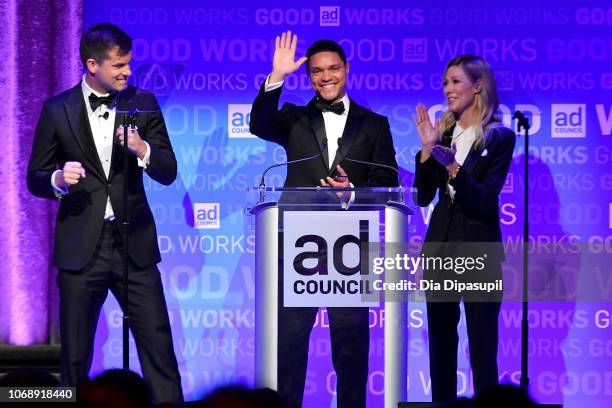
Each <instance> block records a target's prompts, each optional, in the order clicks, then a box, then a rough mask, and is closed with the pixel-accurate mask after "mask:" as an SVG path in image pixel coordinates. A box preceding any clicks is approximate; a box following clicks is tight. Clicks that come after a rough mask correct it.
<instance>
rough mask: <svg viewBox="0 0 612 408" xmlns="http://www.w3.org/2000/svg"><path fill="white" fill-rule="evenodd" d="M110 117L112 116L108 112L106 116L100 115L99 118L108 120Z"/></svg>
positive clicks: (105, 113)
mask: <svg viewBox="0 0 612 408" xmlns="http://www.w3.org/2000/svg"><path fill="white" fill-rule="evenodd" d="M109 116H110V113H109V112H108V111H106V112H104V115H98V117H99V118H104V119H108V117H109Z"/></svg>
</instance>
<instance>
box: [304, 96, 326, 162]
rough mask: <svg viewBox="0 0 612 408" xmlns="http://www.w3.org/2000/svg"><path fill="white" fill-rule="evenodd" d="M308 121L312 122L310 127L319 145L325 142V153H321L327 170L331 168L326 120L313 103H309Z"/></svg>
mask: <svg viewBox="0 0 612 408" xmlns="http://www.w3.org/2000/svg"><path fill="white" fill-rule="evenodd" d="M307 114H308V121H309V122H310V127H311V128H312V130H313V132H314V134H315V138H316V139H317V146H323V144H324V143H325V148H324V149H323V153H322V154H321V160H322V161H323V165H324V166H325V171H327V169H329V159H328V156H329V153H328V151H327V134H326V132H325V122H324V121H323V114H322V113H321V112H320V111H319V110H318V109H317V108H315V107H314V106H313V105H312V103H310V104H309V105H308V109H307Z"/></svg>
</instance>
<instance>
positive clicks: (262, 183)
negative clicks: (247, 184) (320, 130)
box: [259, 139, 327, 188]
mask: <svg viewBox="0 0 612 408" xmlns="http://www.w3.org/2000/svg"><path fill="white" fill-rule="evenodd" d="M326 147H327V139H325V140H324V141H323V144H322V145H320V146H319V152H318V153H317V154H315V155H313V156H308V157H303V158H301V159H295V160H288V161H285V162H282V163H277V164H273V165H271V166H268V167H266V169H265V170H264V171H263V173H262V174H261V181H260V182H259V188H265V187H266V181H265V177H266V174H267V173H268V172H269V171H270V170H272V169H273V168H275V167H280V166H287V165H289V164H295V163H300V162H303V161H307V160H312V159H316V158H317V157H319V156H321V155H322V154H323V152H324V151H325V148H326Z"/></svg>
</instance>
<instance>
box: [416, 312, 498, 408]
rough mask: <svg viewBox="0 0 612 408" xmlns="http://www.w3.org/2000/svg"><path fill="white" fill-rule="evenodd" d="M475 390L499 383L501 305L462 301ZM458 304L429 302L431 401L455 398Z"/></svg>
mask: <svg viewBox="0 0 612 408" xmlns="http://www.w3.org/2000/svg"><path fill="white" fill-rule="evenodd" d="M463 305H464V308H465V317H466V322H467V334H468V341H469V351H470V365H471V366H472V373H473V381H474V391H475V392H478V391H480V390H482V389H484V388H487V387H490V386H492V385H496V384H497V383H498V373H497V343H498V321H497V319H498V315H499V310H500V306H501V303H500V302H464V304H463ZM459 317H460V311H459V302H428V303H427V325H428V332H429V333H428V334H429V369H430V376H431V393H432V401H434V402H441V401H448V400H451V399H454V398H457V347H458V343H459V336H458V334H457V325H458V324H459Z"/></svg>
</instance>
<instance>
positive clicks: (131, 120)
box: [121, 109, 138, 370]
mask: <svg viewBox="0 0 612 408" xmlns="http://www.w3.org/2000/svg"><path fill="white" fill-rule="evenodd" d="M137 113H138V110H136V109H134V110H130V111H128V112H126V113H125V114H124V116H123V121H122V124H121V126H123V192H122V193H123V220H122V221H121V226H122V229H123V253H122V254H121V255H122V264H123V265H122V266H123V318H122V321H123V369H124V370H129V368H130V313H129V303H128V294H129V291H128V282H129V281H128V262H129V255H128V236H129V229H130V216H129V207H128V182H129V179H128V159H129V157H130V156H129V150H128V134H129V133H128V132H129V129H133V128H134V127H135V126H136V114H137Z"/></svg>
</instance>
